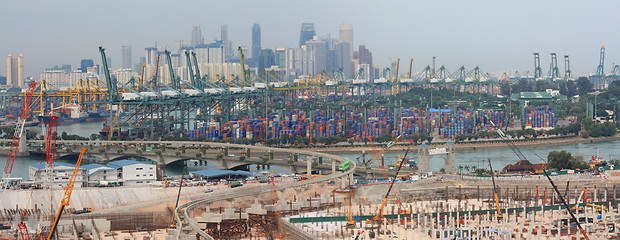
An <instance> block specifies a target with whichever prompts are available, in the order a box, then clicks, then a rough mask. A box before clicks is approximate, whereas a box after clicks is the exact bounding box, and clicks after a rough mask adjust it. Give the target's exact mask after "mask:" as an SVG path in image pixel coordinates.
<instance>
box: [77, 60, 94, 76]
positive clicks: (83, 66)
mask: <svg viewBox="0 0 620 240" xmlns="http://www.w3.org/2000/svg"><path fill="white" fill-rule="evenodd" d="M93 66H95V61H93V60H92V59H82V61H81V62H80V71H81V72H83V73H85V72H86V70H88V68H89V67H93Z"/></svg>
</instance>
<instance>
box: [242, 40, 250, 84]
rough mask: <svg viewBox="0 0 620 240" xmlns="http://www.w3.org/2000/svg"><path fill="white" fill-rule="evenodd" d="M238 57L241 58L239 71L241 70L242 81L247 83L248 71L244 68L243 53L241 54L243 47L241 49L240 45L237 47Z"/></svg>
mask: <svg viewBox="0 0 620 240" xmlns="http://www.w3.org/2000/svg"><path fill="white" fill-rule="evenodd" d="M239 59H240V60H241V71H243V81H245V82H246V83H247V82H248V80H249V79H248V78H250V77H249V72H247V71H246V70H245V60H244V55H243V49H241V47H239Z"/></svg>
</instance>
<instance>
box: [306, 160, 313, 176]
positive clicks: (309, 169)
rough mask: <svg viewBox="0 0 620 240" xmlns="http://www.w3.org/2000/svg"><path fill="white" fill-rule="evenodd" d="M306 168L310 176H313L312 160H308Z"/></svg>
mask: <svg viewBox="0 0 620 240" xmlns="http://www.w3.org/2000/svg"><path fill="white" fill-rule="evenodd" d="M306 168H307V171H306V172H307V173H308V175H311V174H312V160H310V159H306Z"/></svg>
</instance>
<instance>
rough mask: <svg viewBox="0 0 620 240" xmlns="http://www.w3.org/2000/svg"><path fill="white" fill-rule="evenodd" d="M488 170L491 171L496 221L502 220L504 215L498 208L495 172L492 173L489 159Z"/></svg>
mask: <svg viewBox="0 0 620 240" xmlns="http://www.w3.org/2000/svg"><path fill="white" fill-rule="evenodd" d="M489 169H491V179H492V180H493V195H494V196H495V207H497V219H502V218H504V215H502V209H501V208H500V207H499V197H498V196H497V186H496V185H495V172H493V166H491V159H490V158H489Z"/></svg>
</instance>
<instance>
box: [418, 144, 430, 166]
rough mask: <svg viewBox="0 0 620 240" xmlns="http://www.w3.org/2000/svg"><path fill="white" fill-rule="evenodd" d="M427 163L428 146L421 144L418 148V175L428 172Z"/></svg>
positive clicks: (428, 158)
mask: <svg viewBox="0 0 620 240" xmlns="http://www.w3.org/2000/svg"><path fill="white" fill-rule="evenodd" d="M429 161H430V157H429V155H428V145H426V144H422V145H420V147H419V148H418V171H419V172H420V173H427V172H430V166H429Z"/></svg>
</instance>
